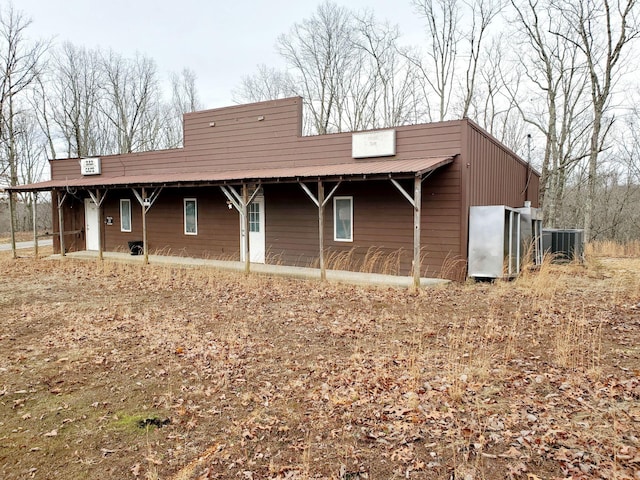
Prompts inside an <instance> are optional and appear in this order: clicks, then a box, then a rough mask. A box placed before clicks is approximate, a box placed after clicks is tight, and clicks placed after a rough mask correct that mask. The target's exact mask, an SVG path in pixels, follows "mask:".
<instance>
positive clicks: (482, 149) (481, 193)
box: [468, 122, 538, 207]
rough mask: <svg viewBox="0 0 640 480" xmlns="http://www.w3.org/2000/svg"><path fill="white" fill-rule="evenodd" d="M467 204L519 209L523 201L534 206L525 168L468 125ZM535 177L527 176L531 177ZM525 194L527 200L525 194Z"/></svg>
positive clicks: (535, 197) (534, 191) (533, 192)
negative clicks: (468, 166) (468, 179)
mask: <svg viewBox="0 0 640 480" xmlns="http://www.w3.org/2000/svg"><path fill="white" fill-rule="evenodd" d="M468 132H469V140H468V141H469V159H468V162H469V163H470V178H471V185H470V192H469V194H470V198H469V206H471V205H507V206H510V207H521V206H523V205H524V202H525V200H531V202H532V206H534V207H537V206H538V195H537V188H535V183H536V182H535V181H534V182H530V183H529V188H528V189H527V179H528V178H529V171H530V170H529V168H528V166H527V164H526V163H525V162H524V161H522V160H521V159H520V158H519V157H518V156H517V155H516V154H515V153H514V152H512V151H511V150H509V149H508V148H506V147H505V146H504V145H502V144H500V143H499V142H498V141H497V140H496V139H494V138H493V137H492V136H491V135H489V134H488V133H487V132H485V131H483V130H482V129H481V128H480V127H478V126H477V125H475V124H472V123H471V122H469V130H468ZM534 176H535V174H532V175H531V178H533V177H534ZM527 190H528V192H529V196H528V198H527V195H526V192H527Z"/></svg>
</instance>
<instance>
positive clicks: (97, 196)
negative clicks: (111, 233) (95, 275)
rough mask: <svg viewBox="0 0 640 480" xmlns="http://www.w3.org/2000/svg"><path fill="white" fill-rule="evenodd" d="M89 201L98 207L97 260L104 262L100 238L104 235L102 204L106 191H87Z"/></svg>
mask: <svg viewBox="0 0 640 480" xmlns="http://www.w3.org/2000/svg"><path fill="white" fill-rule="evenodd" d="M87 192H88V193H89V196H90V197H91V200H93V203H95V204H96V207H98V259H99V260H100V261H102V260H104V253H103V251H104V247H103V245H102V236H103V235H104V225H103V223H102V204H103V203H104V199H105V198H106V197H107V192H108V190H105V191H104V193H102V192H101V191H100V190H99V189H97V188H96V191H95V192H93V191H91V190H87Z"/></svg>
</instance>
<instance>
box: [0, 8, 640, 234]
mask: <svg viewBox="0 0 640 480" xmlns="http://www.w3.org/2000/svg"><path fill="white" fill-rule="evenodd" d="M412 5H413V7H414V10H415V13H416V15H419V16H420V18H422V19H423V21H424V27H425V28H424V36H423V38H422V40H421V41H420V43H419V44H414V45H407V44H405V43H404V40H403V37H402V34H403V33H405V32H403V31H402V28H401V26H397V25H390V24H389V23H388V22H384V21H381V20H380V19H378V18H376V16H375V12H373V11H354V10H352V9H349V8H348V7H343V6H339V5H338V4H336V3H332V2H330V1H325V2H324V3H321V4H319V5H318V7H317V8H316V9H315V10H314V11H312V12H310V14H309V16H308V17H307V18H305V19H301V20H300V22H297V23H295V24H294V25H293V26H292V27H291V29H290V30H289V31H288V32H286V33H283V34H282V35H281V36H279V37H278V38H277V39H276V42H275V48H276V49H277V51H278V52H279V54H280V56H281V58H282V65H281V66H278V67H276V66H269V65H259V66H258V67H257V70H256V72H255V73H254V74H251V75H248V76H246V77H244V78H243V79H242V80H241V82H240V83H239V85H238V87H237V89H236V90H235V91H234V92H233V98H234V100H235V101H236V102H238V103H245V102H252V101H261V100H268V99H275V98H282V97H287V96H292V95H300V96H302V97H303V98H304V100H305V123H304V133H305V134H308V135H313V134H324V133H332V132H344V131H352V130H362V129H370V128H383V127H389V126H396V125H405V124H414V123H422V122H430V121H440V120H449V119H457V118H462V117H469V118H471V119H472V120H474V121H476V122H477V123H479V124H480V125H481V126H482V127H483V128H485V129H486V130H488V131H489V132H490V133H492V134H493V135H494V136H495V137H496V138H498V139H499V140H500V141H502V142H503V143H505V144H506V145H507V146H509V147H510V148H511V149H513V150H514V151H516V152H517V153H518V154H520V155H521V156H522V157H523V158H524V159H527V160H530V161H531V162H532V164H533V165H534V167H536V168H537V169H538V170H539V171H540V172H541V175H542V182H541V183H542V186H541V191H540V194H541V199H542V201H543V209H544V215H545V224H546V226H548V227H578V228H584V229H585V237H586V238H587V239H588V240H605V239H607V240H609V239H611V240H616V241H622V242H624V241H629V240H632V239H638V238H640V209H639V208H637V207H638V205H639V204H640V159H639V158H640V155H639V154H640V134H638V132H637V128H636V126H637V124H638V122H639V120H640V108H639V107H640V101H639V98H640V97H639V94H640V88H639V87H640V84H639V83H638V78H640V77H639V76H638V75H637V74H638V63H637V62H638V58H640V56H639V55H637V53H638V52H639V50H638V43H637V37H638V35H639V34H640V23H639V21H640V19H639V18H638V15H639V14H640V7H639V6H638V0H583V1H581V2H575V1H573V0H540V1H536V0H413V1H412ZM30 23H31V21H30V19H28V18H26V17H25V16H24V15H23V14H22V13H21V12H20V11H19V10H18V9H16V8H14V7H13V6H12V5H11V4H6V3H0V69H1V70H2V74H0V183H2V184H5V185H16V184H22V183H31V182H33V181H37V180H39V179H41V178H42V176H43V170H44V167H45V165H46V158H61V157H68V156H71V157H83V156H94V155H96V156H97V155H105V154H113V153H127V152H137V151H145V150H155V149H161V148H174V147H179V146H180V145H181V140H182V131H181V126H182V125H181V117H182V114H183V113H185V112H189V111H193V110H197V109H200V108H202V107H203V105H201V104H200V102H199V100H198V92H197V88H196V76H195V73H194V71H192V70H189V69H188V68H187V69H185V70H183V71H182V72H180V73H174V74H171V75H170V78H169V82H168V84H169V85H170V88H168V89H167V88H163V84H166V83H167V82H166V81H165V79H164V78H163V77H162V76H161V75H160V73H159V72H158V70H157V67H156V64H155V62H154V60H153V59H151V58H148V57H146V56H145V55H143V54H140V55H137V56H135V57H134V58H126V57H123V56H121V55H119V54H118V53H117V52H113V51H107V50H103V49H87V48H85V47H84V46H81V45H74V44H70V43H64V44H54V43H53V42H51V41H48V40H46V39H40V40H38V39H36V32H34V31H32V30H31V29H30ZM208 88H216V86H215V85H209V86H208ZM167 90H168V91H167ZM207 107H212V106H207ZM21 201H22V202H23V203H24V204H25V205H26V208H25V212H26V213H27V214H28V212H29V208H30V203H29V202H30V199H29V197H28V196H25V197H24V198H22V199H21ZM27 223H28V221H27Z"/></svg>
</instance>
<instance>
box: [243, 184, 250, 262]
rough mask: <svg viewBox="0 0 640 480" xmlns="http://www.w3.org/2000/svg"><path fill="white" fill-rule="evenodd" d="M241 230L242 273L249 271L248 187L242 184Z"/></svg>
mask: <svg viewBox="0 0 640 480" xmlns="http://www.w3.org/2000/svg"><path fill="white" fill-rule="evenodd" d="M242 229H243V230H244V273H247V274H248V273H249V272H250V270H251V258H250V256H251V250H250V249H249V186H248V185H247V184H246V183H243V184H242Z"/></svg>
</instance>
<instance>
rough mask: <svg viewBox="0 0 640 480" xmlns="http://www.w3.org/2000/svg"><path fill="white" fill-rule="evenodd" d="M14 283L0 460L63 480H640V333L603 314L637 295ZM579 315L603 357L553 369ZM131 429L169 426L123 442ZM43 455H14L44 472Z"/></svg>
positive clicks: (133, 274) (91, 277)
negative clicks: (61, 475) (560, 343)
mask: <svg viewBox="0 0 640 480" xmlns="http://www.w3.org/2000/svg"><path fill="white" fill-rule="evenodd" d="M11 265H13V264H9V267H8V269H7V275H8V278H9V279H10V280H11V281H12V282H14V283H15V282H19V281H21V279H23V280H24V283H23V286H24V292H26V293H24V295H31V297H28V298H26V297H24V296H20V294H19V293H16V292H13V293H12V291H8V290H2V289H3V288H4V287H2V286H0V290H2V294H3V295H11V297H7V298H10V299H13V300H8V303H6V304H5V307H3V308H5V310H3V312H2V313H3V316H2V318H3V320H2V321H3V322H4V323H3V324H2V329H0V331H10V332H11V337H9V336H2V337H0V347H1V348H3V352H7V357H6V358H7V360H6V362H5V363H3V365H2V366H1V368H0V385H1V387H0V400H1V402H0V414H1V416H0V422H2V423H3V425H2V431H3V433H2V435H3V440H2V442H5V443H6V444H7V445H8V444H11V445H18V444H20V445H29V446H30V445H33V443H30V441H31V439H32V438H33V437H34V435H35V436H36V437H37V438H39V437H41V436H46V438H47V440H46V442H45V443H46V445H47V450H48V451H54V450H51V448H50V447H56V448H60V450H59V451H64V446H65V445H74V446H73V448H74V449H76V450H77V451H78V453H77V455H76V456H75V457H74V459H75V462H66V460H67V459H66V458H60V459H58V457H57V456H53V457H47V458H46V460H47V462H49V463H48V464H47V468H57V469H60V471H63V469H66V470H65V472H72V473H68V474H67V475H66V476H67V477H69V478H73V477H74V475H75V476H78V475H80V474H74V473H73V472H74V471H73V470H72V469H73V468H76V469H77V470H75V472H78V471H82V472H88V473H83V475H85V476H87V477H88V478H103V477H101V475H103V471H104V468H106V467H107V466H108V468H112V469H113V471H112V472H111V473H110V474H109V475H110V476H111V477H112V478H127V477H129V478H131V477H134V478H139V477H151V476H152V475H153V474H154V472H157V474H158V476H159V477H161V478H174V479H178V478H179V479H181V480H194V479H202V480H207V479H210V478H246V479H251V478H253V479H259V478H260V479H262V478H265V479H278V478H282V479H284V478H291V479H293V478H340V479H351V480H353V479H356V478H357V479H360V478H363V479H364V478H394V477H395V478H435V479H445V478H451V476H452V475H454V474H455V478H468V479H473V480H475V479H477V478H483V477H484V478H513V479H518V480H521V479H525V478H526V479H527V480H541V479H545V480H550V479H560V478H568V477H571V476H573V478H574V479H579V478H592V477H594V476H596V475H599V476H600V477H602V478H605V479H606V478H614V476H615V475H617V476H618V478H626V477H625V475H626V476H627V477H628V478H633V476H632V475H633V474H634V472H635V471H636V470H638V469H640V453H639V451H638V448H640V440H639V439H638V438H639V437H640V433H639V431H638V430H639V429H638V420H640V407H638V400H640V379H639V378H638V375H637V373H636V372H638V371H639V370H640V360H639V359H638V352H637V351H636V350H634V349H633V346H634V345H637V344H638V343H639V340H640V329H638V326H640V317H638V311H637V310H636V309H631V308H622V307H619V306H616V304H615V302H612V298H614V296H615V298H616V301H617V302H618V303H619V304H620V305H629V304H633V305H635V304H637V292H635V291H632V288H631V287H632V285H630V286H629V290H628V291H627V290H624V289H623V288H622V287H623V286H621V285H620V284H616V283H615V282H614V280H607V279H605V280H594V279H593V278H589V277H586V276H585V277H580V278H577V279H573V278H571V279H568V278H565V277H562V276H561V275H562V274H560V273H559V274H558V275H559V276H558V279H557V280H558V282H560V281H562V282H566V283H567V285H568V283H569V280H571V282H572V283H571V285H572V287H571V288H569V287H563V288H559V289H557V292H556V293H554V294H553V295H546V294H545V295H544V296H541V295H538V294H537V292H535V291H529V290H527V289H526V287H525V286H523V285H522V284H520V283H512V284H495V285H486V284H479V285H452V286H449V287H447V288H446V289H434V290H429V291H425V292H420V293H419V294H417V295H412V294H409V292H404V291H399V290H394V289H384V288H371V289H368V288H360V287H351V286H341V285H332V284H323V285H320V284H317V283H307V282H298V281H294V280H286V279H272V278H268V277H259V276H250V277H244V276H238V275H233V274H223V273H220V272H212V271H200V270H194V271H186V270H185V269H179V268H168V267H163V268H160V267H153V266H149V267H148V268H145V269H144V270H143V269H139V268H138V267H131V266H114V265H111V266H109V265H107V264H105V265H103V266H97V267H96V266H95V265H92V264H75V263H73V262H69V263H68V264H67V265H60V264H55V265H56V266H55V268H54V267H52V266H50V265H49V264H45V265H43V266H41V267H39V269H40V271H39V272H31V273H30V271H29V269H28V268H27V267H28V266H27V265H26V264H25V266H24V268H21V269H20V271H19V272H18V271H12V268H15V267H12V266H11ZM59 271H61V272H62V273H64V274H63V275H61V274H59ZM563 278H564V280H563ZM611 278H615V277H611ZM150 279H153V281H149V280H150ZM44 285H46V286H47V288H49V289H48V290H42V287H43V286H44ZM577 289H581V290H580V293H579V294H578V293H576V292H577V291H578V290H577ZM63 294H64V295H63ZM634 295H635V297H634V298H635V300H633V298H632V297H633V296H634ZM633 302H635V303H633ZM570 312H580V315H579V316H578V317H579V318H575V319H574V320H575V321H574V324H573V326H572V328H573V330H571V333H572V335H573V334H575V335H574V337H572V338H573V339H574V340H576V339H577V340H576V341H577V342H578V341H580V338H578V337H577V336H576V335H577V334H580V335H582V334H583V333H586V332H589V334H590V335H595V336H596V337H595V338H596V339H597V342H596V343H595V344H594V342H592V341H591V340H587V341H585V342H584V344H581V345H583V346H584V348H583V350H582V351H581V353H580V355H579V356H575V354H576V350H575V349H569V350H568V351H569V353H571V355H574V356H573V357H571V358H572V359H573V360H574V364H573V366H572V367H571V368H569V367H567V366H563V365H560V364H559V363H558V362H557V355H556V354H557V352H556V351H555V349H556V348H557V344H556V340H555V336H557V334H558V333H559V332H560V333H561V332H562V331H563V325H564V324H563V322H564V320H565V319H566V318H567V316H568V314H569V313H570ZM572 314H573V313H572ZM600 325H602V327H600ZM574 327H576V328H577V327H580V328H581V329H582V330H579V331H578V330H576V328H574ZM596 327H597V328H596ZM10 338H13V340H11V339H10ZM43 339H44V340H43ZM598 344H601V347H599V349H598V348H596V347H597V345H598ZM571 358H570V359H569V360H571ZM56 359H57V360H56ZM52 392H53V393H54V395H52ZM131 411H136V412H140V411H142V412H154V414H155V412H161V415H162V416H161V417H158V418H160V419H163V418H171V419H172V421H171V423H170V424H167V425H166V426H163V428H161V429H157V428H145V429H137V430H139V431H138V432H128V431H125V430H124V429H122V428H120V427H117V425H118V422H120V421H121V420H122V418H123V417H124V416H126V413H127V412H131ZM150 414H151V413H148V414H146V413H145V415H150ZM144 418H151V416H148V417H147V416H145V417H144ZM5 432H6V433H5ZM38 432H46V433H43V434H39V433H38ZM53 432H55V434H53ZM41 441H42V442H44V441H43V440H41ZM3 446H4V443H3ZM34 448H40V447H31V448H24V447H22V449H21V448H20V447H17V446H16V447H9V449H8V451H10V454H11V455H12V456H13V458H17V459H21V461H24V460H23V459H24V458H25V456H26V457H28V458H30V459H31V458H34V459H36V460H37V459H38V458H40V457H43V458H44V457H45V456H44V455H43V453H42V452H43V451H44V450H45V449H44V447H43V451H40V450H34ZM55 451H58V450H55ZM34 461H35V460H34ZM40 461H43V460H40ZM55 462H58V463H55ZM65 462H66V463H65ZM30 465H34V466H35V467H39V469H40V470H42V469H43V468H44V466H45V465H44V463H40V464H38V463H33V464H30ZM2 468H3V467H0V476H3V478H8V479H14V478H19V477H18V476H16V475H17V474H15V473H13V472H11V471H8V470H2ZM81 469H82V470H81ZM26 473H27V472H26V471H25V470H23V471H22V475H23V476H26ZM38 473H39V472H38ZM634 480H635V479H634Z"/></svg>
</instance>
